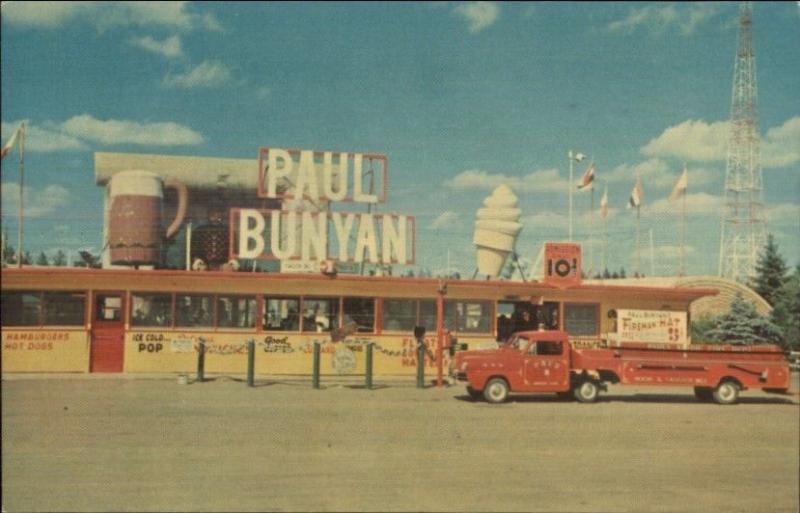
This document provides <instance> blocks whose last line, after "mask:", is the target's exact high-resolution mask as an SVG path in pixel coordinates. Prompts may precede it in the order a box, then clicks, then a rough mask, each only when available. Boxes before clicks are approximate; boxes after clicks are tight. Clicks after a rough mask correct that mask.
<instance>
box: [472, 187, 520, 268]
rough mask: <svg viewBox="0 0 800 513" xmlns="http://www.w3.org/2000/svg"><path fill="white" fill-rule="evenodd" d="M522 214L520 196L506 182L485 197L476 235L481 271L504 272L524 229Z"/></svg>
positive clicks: (475, 240)
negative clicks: (518, 197) (518, 237)
mask: <svg viewBox="0 0 800 513" xmlns="http://www.w3.org/2000/svg"><path fill="white" fill-rule="evenodd" d="M521 213H522V211H521V210H520V209H519V208H517V196H516V195H515V194H514V192H513V191H512V190H511V189H510V188H509V187H508V186H506V185H500V186H499V187H497V188H496V189H495V190H494V192H492V194H491V195H490V196H489V197H488V198H486V199H485V200H483V208H481V209H479V210H478V212H477V216H476V217H477V219H476V221H475V236H474V237H473V243H474V244H475V249H476V259H477V267H478V272H479V273H481V274H485V275H487V276H491V277H497V276H499V275H500V271H501V270H502V269H503V265H504V264H505V262H506V259H507V258H508V255H509V254H510V253H511V252H512V251H513V250H514V245H515V243H516V241H517V236H518V235H519V232H520V231H521V230H522V225H521V224H520V223H519V222H518V220H519V217H520V214H521Z"/></svg>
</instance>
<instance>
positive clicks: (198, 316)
mask: <svg viewBox="0 0 800 513" xmlns="http://www.w3.org/2000/svg"><path fill="white" fill-rule="evenodd" d="M175 326H176V327H180V328H210V327H212V326H214V301H213V298H212V296H199V295H182V294H177V295H176V296H175Z"/></svg>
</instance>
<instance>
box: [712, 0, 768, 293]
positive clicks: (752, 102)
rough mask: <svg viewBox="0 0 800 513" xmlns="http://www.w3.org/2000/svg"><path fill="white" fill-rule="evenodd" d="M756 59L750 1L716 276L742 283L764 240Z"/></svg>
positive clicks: (743, 22)
mask: <svg viewBox="0 0 800 513" xmlns="http://www.w3.org/2000/svg"><path fill="white" fill-rule="evenodd" d="M756 114H757V111H756V58H755V56H754V55H753V20H752V9H751V6H750V2H742V3H741V6H740V8H739V43H738V47H737V49H736V62H735V63H734V66H733V94H732V98H731V119H730V132H729V135H728V161H727V167H726V170H725V205H724V207H723V214H722V236H721V238H720V249H719V274H720V276H722V277H725V278H730V279H733V280H736V281H739V282H742V283H746V282H747V281H749V279H750V278H753V277H754V276H755V269H756V261H757V259H758V255H759V253H760V252H761V250H762V248H763V247H764V244H765V243H766V231H767V227H766V224H767V223H766V218H765V216H764V203H763V201H762V197H761V191H762V181H761V162H760V156H759V148H758V129H757V121H756Z"/></svg>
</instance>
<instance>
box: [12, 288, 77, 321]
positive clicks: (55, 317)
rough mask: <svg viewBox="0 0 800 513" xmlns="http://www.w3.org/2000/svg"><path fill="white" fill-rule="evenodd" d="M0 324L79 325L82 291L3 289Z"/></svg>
mask: <svg viewBox="0 0 800 513" xmlns="http://www.w3.org/2000/svg"><path fill="white" fill-rule="evenodd" d="M0 319H2V323H3V326H42V325H44V326H83V325H84V324H85V321H86V293H85V292H3V294H2V312H0Z"/></svg>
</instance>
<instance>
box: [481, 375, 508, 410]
mask: <svg viewBox="0 0 800 513" xmlns="http://www.w3.org/2000/svg"><path fill="white" fill-rule="evenodd" d="M483 397H484V398H485V399H486V400H487V401H488V402H490V403H495V404H497V403H502V402H503V401H505V400H506V399H508V383H506V380H504V379H503V378H493V379H490V380H489V382H488V383H486V387H485V388H484V389H483Z"/></svg>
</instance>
